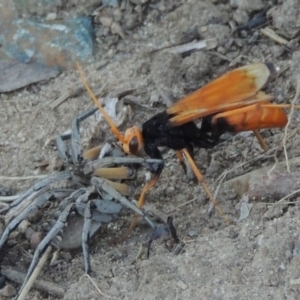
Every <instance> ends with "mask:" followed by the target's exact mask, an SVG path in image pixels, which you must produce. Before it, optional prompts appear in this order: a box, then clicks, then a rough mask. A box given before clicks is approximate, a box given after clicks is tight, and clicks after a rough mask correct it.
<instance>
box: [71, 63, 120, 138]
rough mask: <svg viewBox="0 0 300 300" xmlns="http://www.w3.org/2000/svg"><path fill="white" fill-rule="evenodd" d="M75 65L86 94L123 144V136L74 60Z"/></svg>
mask: <svg viewBox="0 0 300 300" xmlns="http://www.w3.org/2000/svg"><path fill="white" fill-rule="evenodd" d="M76 67H77V70H78V72H79V75H80V78H81V81H82V83H83V85H84V87H85V88H86V90H87V92H88V94H89V95H90V97H91V98H92V100H93V102H94V103H95V105H96V106H97V107H98V109H99V111H100V112H101V113H102V115H103V117H104V118H105V120H106V122H107V123H108V124H109V125H110V130H111V132H112V133H113V134H114V135H115V136H116V137H117V138H118V139H119V141H120V142H121V143H122V144H123V143H124V136H123V135H122V134H121V133H120V131H119V130H118V128H117V126H116V125H115V124H114V122H113V121H112V120H111V118H110V117H109V115H108V114H107V113H106V111H105V110H104V108H103V107H102V105H101V104H100V102H99V101H98V99H97V98H96V96H95V94H94V93H93V91H92V89H91V88H90V86H89V85H88V83H87V80H86V78H85V75H84V73H83V70H82V67H81V66H80V64H79V63H78V62H76Z"/></svg>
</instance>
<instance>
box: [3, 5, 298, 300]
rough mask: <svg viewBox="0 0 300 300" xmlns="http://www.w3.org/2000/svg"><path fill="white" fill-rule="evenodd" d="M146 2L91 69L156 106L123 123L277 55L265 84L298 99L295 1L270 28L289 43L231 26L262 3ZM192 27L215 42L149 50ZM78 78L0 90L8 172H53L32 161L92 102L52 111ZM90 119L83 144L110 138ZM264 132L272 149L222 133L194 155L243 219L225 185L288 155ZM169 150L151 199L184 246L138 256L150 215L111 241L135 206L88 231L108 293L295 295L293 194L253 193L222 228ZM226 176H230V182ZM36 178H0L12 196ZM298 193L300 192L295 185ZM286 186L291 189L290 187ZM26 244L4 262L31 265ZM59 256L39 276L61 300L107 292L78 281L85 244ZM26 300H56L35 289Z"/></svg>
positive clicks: (276, 13) (293, 137)
mask: <svg viewBox="0 0 300 300" xmlns="http://www.w3.org/2000/svg"><path fill="white" fill-rule="evenodd" d="M137 2H139V1H137ZM141 2H142V1H141ZM149 2H150V4H151V5H149V6H146V7H145V10H144V13H143V14H142V18H143V19H142V20H141V22H140V23H138V24H137V26H133V27H132V28H130V29H128V28H127V29H126V30H125V31H124V32H125V38H124V39H116V42H113V43H111V44H109V39H108V38H107V39H103V40H104V42H103V45H101V44H100V43H99V44H98V50H97V51H96V55H95V57H96V61H95V63H93V64H91V65H89V66H86V67H85V71H86V74H87V76H88V81H89V83H90V84H91V86H92V87H93V88H94V89H95V90H100V89H101V88H103V91H102V93H101V96H105V95H107V94H108V93H110V92H112V91H114V90H117V89H119V88H124V87H126V88H127V87H131V88H133V89H134V92H133V95H134V97H135V98H134V99H135V101H138V103H139V104H141V105H143V106H145V107H149V109H144V108H141V107H137V106H136V105H132V106H131V108H132V111H133V113H134V114H133V115H132V116H131V120H129V118H128V120H127V121H126V122H125V124H124V125H123V126H122V128H121V129H125V128H126V127H127V125H129V124H136V125H141V124H142V121H145V120H147V118H149V117H150V116H152V115H154V114H155V113H157V112H160V111H162V110H163V109H164V107H165V105H166V102H167V100H168V101H169V100H170V101H173V100H174V101H176V100H177V99H180V98H181V97H183V96H184V95H186V94H188V93H189V92H191V91H193V90H195V89H196V88H198V87H200V86H202V85H204V84H205V83H207V82H209V81H210V80H211V79H213V78H215V77H216V76H217V75H220V74H222V73H224V72H225V71H227V70H230V69H232V68H234V67H238V66H241V65H245V64H247V63H253V62H259V61H272V62H273V63H274V64H275V65H276V66H277V67H279V68H280V72H279V75H278V77H276V78H275V79H274V80H273V81H272V82H271V83H270V84H269V85H268V87H267V90H268V91H269V92H271V93H273V94H274V95H275V96H276V100H275V101H276V102H278V103H288V102H289V101H290V99H292V98H293V97H294V94H295V89H296V77H297V76H298V75H299V67H300V52H299V50H295V49H293V46H295V45H298V46H299V36H298V37H297V36H293V35H292V34H293V32H294V30H295V26H296V25H295V24H296V23H297V22H298V19H294V20H293V21H294V22H291V19H292V18H296V15H295V14H296V13H294V12H295V11H297V4H295V3H296V2H297V1H286V2H285V3H284V4H280V5H279V6H277V7H275V8H274V9H273V10H272V11H271V12H270V15H272V16H273V22H274V23H273V24H274V25H273V29H274V30H275V31H276V32H277V33H278V34H280V35H282V36H284V37H285V38H286V39H287V40H288V41H291V42H290V44H289V46H290V47H291V49H287V48H284V46H282V45H280V44H278V43H276V42H275V41H273V40H272V39H270V38H268V37H266V36H264V35H263V34H261V33H260V32H259V30H257V31H255V32H251V31H248V32H246V31H243V32H241V33H240V34H232V30H231V28H230V27H229V25H228V22H229V21H230V20H234V21H235V22H237V23H239V22H240V23H242V22H244V21H245V20H246V19H247V17H248V16H249V15H250V16H251V14H253V11H254V10H257V9H261V8H262V6H263V5H261V4H260V3H259V2H260V1H253V4H251V5H250V4H248V6H247V5H246V3H244V5H242V4H243V3H242V4H240V7H239V8H234V7H231V6H230V5H229V4H226V3H225V2H224V3H223V2H222V1H196V0H191V1H181V0H176V1H171V0H166V1H161V2H160V3H158V4H157V3H156V2H155V1H149ZM152 2H153V3H152ZM232 2H233V1H232ZM244 2H246V1H244ZM255 5H257V6H258V7H257V6H255ZM295 5H296V8H295ZM298 5H299V3H298ZM298 13H299V9H298ZM298 26H299V25H298ZM256 34H257V36H256V39H254V37H255V35H256ZM193 35H194V36H198V37H199V36H200V39H208V38H212V37H215V38H217V39H218V47H217V48H215V49H212V50H210V51H199V52H194V53H192V54H190V55H187V56H184V57H183V56H181V55H179V54H171V53H168V52H162V51H157V52H154V51H153V50H156V49H161V48H163V47H165V46H169V45H176V44H179V43H182V42H186V41H189V39H190V37H191V36H193ZM109 36H112V35H111V34H110V35H109ZM112 40H113V39H112ZM297 43H298V44H297ZM108 49H109V51H107V50H108ZM77 82H79V81H78V73H77V72H75V71H65V72H63V73H62V74H61V75H60V76H59V77H57V78H55V79H53V80H51V81H49V82H47V83H43V84H42V83H41V84H37V85H34V86H29V87H27V88H25V89H21V90H19V91H15V92H12V93H9V94H2V95H1V111H0V126H1V131H0V152H1V155H0V165H1V174H3V175H6V176H20V177H21V176H28V175H34V174H35V175H36V174H39V173H43V174H47V171H40V170H38V169H36V165H37V162H39V161H43V160H51V159H52V158H53V157H55V155H56V154H55V149H54V147H53V145H52V143H49V142H48V141H49V140H50V139H51V138H53V137H55V136H56V135H57V134H60V133H62V132H64V131H66V130H67V129H69V128H70V124H71V121H72V119H73V118H74V117H75V116H76V115H78V114H79V113H81V112H83V111H86V110H87V109H89V108H91V107H93V104H92V103H91V100H90V98H89V97H88V96H87V94H86V93H85V92H84V91H83V92H80V93H79V94H78V95H76V96H74V97H72V98H69V99H68V100H67V101H65V102H64V103H63V104H61V105H60V106H58V107H57V108H56V109H54V110H52V109H50V108H49V105H50V104H51V103H52V102H53V101H54V99H56V98H57V97H59V96H60V95H61V93H62V92H63V91H64V90H65V89H68V88H73V87H74V85H76V84H77ZM232 84H238V83H232ZM150 108H151V109H150ZM298 121H299V113H298V112H295V113H294V115H293V119H292V123H291V124H290V126H289V129H288V133H289V136H288V139H287V141H286V145H287V153H288V157H289V159H292V158H296V157H298V156H299V154H300V153H299V152H300V147H299V145H300V139H299V136H298V128H299V127H298ZM93 124H95V122H94V123H93V122H92V121H87V122H86V123H85V125H84V128H85V130H84V131H83V136H85V138H86V140H87V139H90V137H91V136H92V135H93V136H94V135H95V134H99V132H100V136H101V138H103V136H104V135H105V136H107V134H108V128H107V127H104V128H101V129H100V130H99V129H95V128H91V129H88V126H92V125H93ZM262 135H263V136H264V137H265V139H266V141H267V144H268V145H269V147H270V149H273V148H275V149H276V151H271V152H268V153H267V154H263V152H262V150H261V149H260V147H259V144H258V142H257V140H256V139H255V137H254V136H253V134H248V133H247V134H245V133H243V134H239V135H236V136H231V135H226V136H225V138H226V139H227V140H226V141H225V142H223V143H221V144H220V145H218V146H217V147H215V148H214V149H211V150H203V149H200V150H198V149H197V150H196V153H195V159H196V163H197V165H198V166H199V167H200V168H201V170H202V171H203V173H204V174H205V175H206V180H207V183H208V185H209V187H210V188H211V190H212V191H215V190H216V189H217V188H219V190H218V194H217V199H218V201H219V202H220V204H221V206H222V208H223V210H224V211H225V212H226V213H227V214H228V215H229V216H230V217H231V218H232V219H234V220H238V219H239V215H240V210H239V209H237V206H236V205H237V204H238V203H239V202H240V200H241V198H240V196H239V195H238V191H237V190H234V189H233V188H232V185H229V184H228V183H226V181H227V180H229V179H232V178H236V177H237V176H239V175H242V174H245V173H248V172H250V171H253V170H256V169H259V168H261V167H269V170H270V169H271V168H272V167H273V166H274V163H275V162H276V161H284V154H283V148H282V140H283V136H284V131H283V130H279V129H274V130H273V129H272V130H266V131H263V132H262ZM94 139H95V141H97V140H99V137H96V136H94ZM95 141H93V142H95ZM275 156H276V159H275ZM164 158H165V160H166V163H165V169H164V171H163V174H162V176H161V179H160V181H159V184H158V185H157V186H156V187H155V188H153V189H152V190H151V192H150V193H149V195H148V196H147V201H148V203H150V205H151V206H152V207H155V208H156V209H157V210H160V211H162V212H164V213H165V214H167V215H172V216H173V217H174V223H175V225H176V228H177V230H178V235H179V237H180V238H181V239H182V240H184V241H185V243H186V246H185V248H184V250H183V252H182V253H181V254H180V255H178V256H175V255H173V254H172V253H170V252H168V251H167V250H166V249H165V248H164V247H163V246H162V245H160V244H158V243H155V244H154V245H153V251H152V252H151V256H150V258H149V259H146V258H145V257H144V256H143V257H142V258H141V259H138V260H135V257H136V256H137V254H138V252H139V248H140V245H141V244H142V243H143V242H145V240H146V239H147V234H148V233H149V228H148V227H147V226H145V224H144V223H143V222H140V224H139V225H138V226H137V228H136V230H135V231H134V233H133V234H132V235H131V236H130V237H129V238H128V239H127V240H126V241H125V242H124V243H122V244H118V245H116V246H111V245H109V244H108V241H109V240H110V239H111V238H115V237H118V236H120V231H118V230H116V228H118V229H120V228H121V232H125V230H126V227H127V226H128V224H129V221H130V219H131V214H130V213H128V214H127V215H125V216H123V217H122V220H121V221H120V223H118V225H116V226H115V227H114V226H112V227H110V228H109V229H108V230H107V231H105V232H103V233H102V234H98V235H97V236H96V237H94V239H93V243H92V246H91V252H92V255H91V258H92V268H93V273H92V277H93V279H94V280H95V282H96V284H97V285H98V286H99V287H100V289H101V290H102V291H103V293H105V294H106V295H109V296H110V297H111V298H113V299H239V300H240V299H298V298H299V296H298V295H299V292H300V290H299V289H300V271H299V267H298V266H299V265H298V263H300V255H299V253H300V250H299V249H300V234H299V227H300V221H299V220H300V210H299V205H298V204H297V199H296V202H295V203H293V204H292V205H288V204H284V205H283V204H281V205H282V206H280V205H278V206H276V205H275V204H274V203H272V202H274V199H272V197H270V198H271V199H269V201H270V200H271V201H270V202H268V203H266V201H265V200H264V199H261V198H260V197H257V198H256V199H255V201H253V202H252V204H253V207H252V210H251V212H250V215H249V216H248V217H247V218H245V219H244V220H242V221H240V222H237V223H236V224H235V225H227V224H226V223H225V222H224V220H223V219H222V217H221V216H219V215H218V214H217V213H215V212H214V213H213V214H212V215H211V216H210V215H209V214H208V213H207V210H208V208H209V206H210V204H209V202H208V199H207V197H206V195H205V194H204V192H203V190H202V188H201V186H200V185H198V184H197V183H196V182H195V181H191V180H188V178H187V176H186V175H185V174H184V172H183V170H182V169H181V167H180V165H179V164H178V161H177V159H176V156H175V154H174V152H171V151H165V152H164ZM242 164H243V166H242V167H240V166H241V165H242ZM291 167H292V170H293V171H297V167H298V165H297V163H294V164H292V166H291ZM228 171H230V172H228ZM225 172H228V174H227V176H226V177H225V178H223V177H222V175H224V174H225ZM281 172H283V173H284V172H286V170H285V169H284V171H281ZM265 176H268V175H267V172H266V173H265ZM145 177H146V176H145V175H144V173H143V170H141V174H140V176H139V178H138V180H137V181H136V183H135V184H136V186H137V191H136V198H137V197H138V194H139V191H140V189H141V187H142V185H143V184H144V183H145ZM32 183H34V181H23V180H22V181H21V180H19V181H10V180H1V184H2V185H3V186H5V187H8V188H11V189H12V190H13V192H14V193H19V192H21V191H22V190H25V189H26V188H28V187H29V186H30V185H31V184H32ZM295 189H298V187H297V185H296V184H295ZM291 192H293V190H289V191H287V193H291ZM288 200H289V199H287V200H286V202H287V201H288ZM278 207H280V208H278ZM19 239H22V238H21V237H19ZM23 240H25V238H23ZM25 244H26V242H25ZM20 245H21V244H20ZM20 245H19V246H18V245H14V244H13V245H11V246H7V247H6V248H5V251H4V254H3V256H2V257H1V260H2V262H1V265H2V267H11V268H15V269H17V270H20V271H26V268H27V267H28V264H29V263H30V256H29V255H28V251H27V249H26V246H24V247H25V248H22V247H20ZM22 245H23V244H22ZM27 248H28V242H27ZM25 250H26V251H25ZM16 258H18V259H17V260H16ZM59 259H60V262H59V263H58V264H57V265H56V266H54V267H50V266H49V267H45V268H44V270H43V273H42V275H41V277H42V278H43V279H45V280H49V281H53V282H55V283H57V284H59V285H60V286H61V287H63V288H64V289H65V291H66V292H65V295H64V297H63V299H104V298H105V297H104V296H101V295H99V293H98V292H97V290H96V289H95V287H94V286H93V285H92V284H91V283H90V282H89V281H88V280H87V279H81V280H79V278H80V277H81V276H82V275H83V259H82V253H81V250H78V251H72V252H69V251H62V252H61V253H60V257H59ZM16 287H17V285H16ZM28 299H56V298H55V297H53V296H49V295H47V294H46V293H41V292H38V291H35V290H34V289H33V290H32V291H31V293H30V296H28Z"/></svg>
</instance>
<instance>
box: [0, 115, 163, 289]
mask: <svg viewBox="0 0 300 300" xmlns="http://www.w3.org/2000/svg"><path fill="white" fill-rule="evenodd" d="M95 111H96V110H92V111H89V112H87V113H84V114H83V115H81V116H79V117H78V118H76V119H75V120H74V121H73V122H72V127H71V134H69V135H64V136H58V137H57V139H56V143H57V149H58V154H59V157H60V158H61V159H62V161H63V162H64V166H65V170H63V171H60V172H57V173H54V174H51V175H49V176H48V177H47V178H45V179H43V180H41V181H39V182H37V183H35V184H34V185H33V186H31V187H30V188H29V189H28V190H26V191H25V192H24V193H22V194H21V195H20V196H19V197H18V198H17V199H16V200H15V201H14V202H12V203H11V205H9V206H8V207H5V208H2V209H1V210H0V214H2V215H3V214H5V217H4V218H5V221H6V224H7V225H6V227H5V230H4V232H3V234H2V236H1V238H0V250H1V249H2V248H3V246H4V245H5V243H6V241H7V239H8V236H9V234H10V233H11V232H12V231H14V230H15V229H16V228H17V226H18V225H19V224H20V223H21V222H22V221H23V220H26V219H27V218H28V217H30V216H32V215H33V214H34V213H36V212H37V211H38V210H40V209H42V208H43V207H44V206H45V204H46V203H49V201H50V200H53V199H54V200H60V202H59V204H58V206H57V212H58V215H59V216H58V218H57V221H56V222H55V224H54V225H53V227H52V228H51V230H50V231H49V232H48V233H47V234H46V236H45V237H44V238H43V239H42V240H41V242H40V243H39V244H38V246H37V248H36V250H35V252H34V255H33V259H32V262H31V265H30V267H29V269H28V271H27V274H26V277H25V279H24V282H23V285H22V287H21V289H20V291H19V294H20V293H21V292H22V290H23V289H24V287H25V286H26V284H27V282H28V280H29V278H30V276H31V275H32V273H33V272H34V270H35V268H36V266H37V264H38V263H39V260H40V256H41V255H42V254H43V253H44V252H45V251H46V250H47V249H48V247H56V248H57V247H60V243H61V239H60V238H59V234H60V232H61V231H62V230H63V229H64V228H65V225H66V223H67V221H68V218H69V217H70V215H72V214H71V213H73V214H74V213H77V214H81V215H83V218H84V222H83V228H82V237H81V244H82V250H83V255H84V269H85V273H89V272H90V271H91V267H90V258H89V239H90V238H91V236H92V235H93V234H94V233H95V232H96V231H97V230H98V229H99V228H100V227H101V226H102V225H103V224H107V223H110V222H112V221H113V220H115V219H116V218H117V217H118V215H119V214H120V212H121V210H122V208H123V207H127V208H129V209H131V210H132V211H134V212H135V213H137V214H139V215H140V216H142V217H143V218H144V219H145V220H146V221H147V223H148V224H149V225H150V226H151V227H152V228H154V229H155V228H156V224H155V223H154V222H153V221H152V220H151V219H150V218H149V217H148V216H147V215H146V214H144V213H143V212H142V211H141V210H140V209H139V208H137V207H136V205H135V204H133V203H132V202H131V201H129V200H128V199H127V198H126V197H125V196H123V195H121V193H123V194H125V195H128V194H130V189H129V186H128V185H126V184H123V183H116V182H112V181H110V180H114V179H132V178H133V175H134V174H133V172H132V169H131V168H127V167H118V168H111V166H113V165H119V164H122V165H126V164H127V165H128V164H142V165H147V164H159V163H161V161H160V160H153V159H144V158H138V157H113V156H110V157H105V158H101V159H96V160H94V161H89V162H87V161H86V159H84V157H87V156H88V157H93V158H94V157H95V152H96V154H97V151H95V149H93V150H92V151H90V152H89V153H88V154H86V155H84V154H82V149H81V143H80V134H79V125H80V122H82V121H83V120H84V119H86V118H87V117H89V116H90V115H92V114H93V113H94V112H95ZM67 140H70V142H69V145H67V144H66V141H67ZM97 150H98V149H97ZM95 174H97V175H101V176H102V177H95V176H94V175H95ZM62 181H68V182H69V186H70V188H67V189H66V188H57V187H56V185H57V184H58V183H61V182H62Z"/></svg>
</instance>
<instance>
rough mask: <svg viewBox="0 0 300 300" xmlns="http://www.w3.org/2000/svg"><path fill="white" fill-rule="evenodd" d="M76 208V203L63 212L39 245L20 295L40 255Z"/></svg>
mask: <svg viewBox="0 0 300 300" xmlns="http://www.w3.org/2000/svg"><path fill="white" fill-rule="evenodd" d="M74 207H75V205H74V203H71V204H69V205H68V206H67V207H66V208H65V209H64V210H63V212H62V213H61V215H60V216H59V218H58V220H57V221H56V223H55V225H54V226H53V227H52V229H51V230H50V231H49V233H48V234H47V235H46V236H45V237H44V239H43V240H42V241H41V242H40V244H39V245H38V247H37V249H36V250H35V252H34V255H33V258H32V261H31V264H30V267H29V269H28V271H27V274H26V277H25V279H24V282H23V284H22V286H21V289H20V291H19V294H20V293H21V292H22V290H23V289H24V287H25V286H26V284H27V281H28V279H29V278H30V276H31V274H32V272H33V271H34V269H35V267H36V265H37V264H38V262H39V257H40V255H41V254H42V253H43V252H44V251H45V250H46V248H47V247H48V246H49V245H51V244H52V242H53V240H54V239H55V237H56V236H57V235H58V233H59V232H60V231H61V230H62V229H63V227H64V226H65V223H66V222H67V219H68V217H69V215H70V213H71V211H72V210H73V209H74Z"/></svg>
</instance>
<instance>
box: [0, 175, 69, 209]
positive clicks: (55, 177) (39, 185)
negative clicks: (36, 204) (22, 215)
mask: <svg viewBox="0 0 300 300" xmlns="http://www.w3.org/2000/svg"><path fill="white" fill-rule="evenodd" d="M69 178H71V174H70V172H69V171H63V172H58V173H54V174H51V175H50V176H48V177H47V178H45V179H42V180H40V181H38V182H37V183H35V184H34V185H33V186H31V187H30V188H29V189H28V190H27V191H25V192H24V193H23V194H22V195H20V197H18V198H17V199H16V200H15V201H13V202H12V203H11V205H9V206H8V207H5V208H3V209H1V210H0V214H2V213H6V212H7V211H8V210H11V208H13V207H15V206H17V205H19V204H20V203H21V202H22V201H24V200H25V199H26V198H28V197H29V196H31V195H32V194H34V197H37V196H39V195H40V194H41V189H43V188H44V187H46V186H47V185H50V184H51V183H54V182H58V181H63V180H67V179H69Z"/></svg>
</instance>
